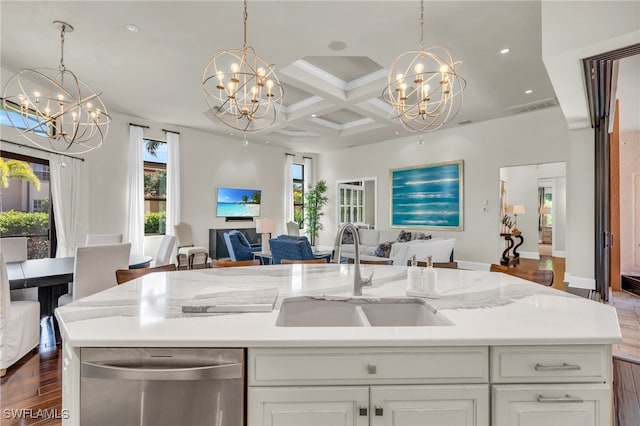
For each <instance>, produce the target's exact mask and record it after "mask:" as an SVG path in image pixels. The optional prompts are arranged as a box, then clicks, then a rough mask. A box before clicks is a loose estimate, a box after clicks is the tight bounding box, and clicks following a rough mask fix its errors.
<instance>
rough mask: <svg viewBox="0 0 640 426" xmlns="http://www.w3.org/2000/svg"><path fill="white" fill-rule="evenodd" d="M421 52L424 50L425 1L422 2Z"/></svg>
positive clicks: (421, 0)
mask: <svg viewBox="0 0 640 426" xmlns="http://www.w3.org/2000/svg"><path fill="white" fill-rule="evenodd" d="M420 50H424V0H420Z"/></svg>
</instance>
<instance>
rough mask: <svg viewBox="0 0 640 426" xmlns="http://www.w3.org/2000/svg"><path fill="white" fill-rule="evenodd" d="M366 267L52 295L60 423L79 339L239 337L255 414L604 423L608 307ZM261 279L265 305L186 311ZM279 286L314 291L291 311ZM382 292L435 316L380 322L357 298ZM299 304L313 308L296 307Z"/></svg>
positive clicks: (74, 375) (231, 342)
mask: <svg viewBox="0 0 640 426" xmlns="http://www.w3.org/2000/svg"><path fill="white" fill-rule="evenodd" d="M362 272H363V276H369V274H371V273H372V272H373V274H374V275H373V285H372V286H371V287H364V289H363V296H362V297H361V298H352V297H350V295H351V294H352V292H353V275H354V266H353V265H334V264H330V265H281V266H280V265H277V266H261V267H247V268H221V269H208V270H207V269H205V270H197V271H181V272H170V273H158V274H151V275H147V276H145V277H143V278H140V279H137V280H134V281H131V282H129V283H126V284H123V285H121V286H118V287H116V288H112V289H109V290H106V291H104V292H101V293H98V294H95V295H93V296H90V297H87V298H85V299H82V300H79V301H76V302H74V303H72V304H69V305H66V306H64V307H62V308H60V309H58V310H57V311H56V316H57V318H58V320H59V322H60V328H61V333H62V336H63V343H64V345H63V346H64V348H63V353H64V370H63V406H64V408H65V409H67V410H69V414H70V415H69V418H68V419H66V420H65V424H78V422H79V421H78V413H79V410H80V372H81V368H80V361H81V352H82V348H123V347H135V348H141V347H142V348H164V347H168V348H246V354H247V355H246V357H247V368H246V383H247V386H248V391H247V423H248V424H249V425H262V424H270V425H278V424H300V425H304V424H306V423H313V424H331V425H342V424H345V425H346V424H350V425H354V424H355V425H369V424H372V425H378V424H397V425H410V424H417V423H418V422H422V423H421V424H425V419H428V420H427V421H430V422H432V424H439V425H440V424H451V425H457V424H460V425H488V424H494V425H502V424H505V425H507V424H508V425H514V424H545V422H546V424H569V423H571V424H581V425H589V424H592V425H604V424H609V413H610V409H611V402H610V392H611V374H610V370H611V344H612V343H616V342H619V341H620V340H621V335H620V330H619V326H618V321H617V317H616V313H615V310H614V309H613V308H612V307H610V306H607V305H603V304H600V303H596V302H593V301H590V300H586V299H582V298H579V297H576V296H573V295H571V294H568V293H564V292H560V291H557V290H554V289H551V288H548V287H544V286H540V285H538V284H534V283H531V282H528V281H524V280H521V279H519V278H516V277H512V276H508V275H504V274H500V273H491V272H484V271H463V270H448V269H440V270H438V286H439V297H438V298H435V299H416V298H411V300H405V299H406V296H405V290H406V287H407V268H406V267H401V266H377V265H363V266H362ZM259 289H262V290H263V291H262V292H263V293H264V290H267V291H271V290H272V289H277V294H278V295H277V301H276V302H275V309H274V310H273V311H268V312H250V313H214V312H212V313H185V312H183V306H185V305H189V304H190V303H193V302H192V301H193V299H194V298H198V297H202V296H203V295H212V294H214V293H217V292H227V291H240V290H259ZM325 296H330V297H325ZM292 298H293V299H292ZM287 299H288V300H287ZM324 299H329V300H324ZM335 299H337V301H336V300H335ZM398 299H403V300H398ZM332 300H333V301H335V302H337V303H338V304H340V303H344V304H351V305H357V306H358V307H359V308H358V309H359V310H357V313H359V314H357V315H356V314H354V315H356V317H358V318H356V319H354V320H353V321H354V322H353V323H349V324H346V323H345V324H340V323H338V324H332V325H333V326H327V324H325V323H323V321H322V320H323V318H326V317H335V318H336V321H338V319H340V318H342V317H341V314H339V313H338V310H339V309H341V308H336V310H335V311H333V309H334V306H333V305H331V304H330V303H326V304H324V302H331V301H332ZM283 301H285V304H287V303H288V304H290V305H291V306H295V305H296V303H311V305H309V306H310V308H309V309H306V307H305V309H303V310H302V313H301V312H296V313H295V314H294V309H292V310H291V315H290V317H286V316H282V315H281V312H280V308H281V307H282V305H283ZM314 302H322V303H321V304H322V309H327V310H326V311H323V313H324V314H325V315H319V316H314V314H313V312H314V309H313V307H312V306H316V305H313V303H314ZM376 302H380V303H382V304H387V305H394V307H393V309H395V308H397V306H399V304H394V303H392V302H413V303H411V306H412V307H414V308H415V307H416V306H417V307H418V308H423V307H425V306H426V307H427V308H429V309H428V310H429V312H430V313H431V314H433V315H434V316H437V319H438V321H433V322H431V323H429V321H427V322H425V324H428V323H429V324H434V325H420V326H416V325H406V324H405V325H398V324H396V325H388V324H390V323H389V321H390V318H389V316H387V317H382V320H381V321H382V326H380V325H379V324H376V320H377V317H376V316H375V315H372V314H371V313H368V312H369V311H367V309H368V306H369V304H374V305H375V304H376ZM361 303H363V304H361ZM422 303H426V305H422ZM317 306H320V305H317ZM340 306H343V305H340ZM360 308H361V309H360ZM305 310H306V311H307V312H308V313H309V315H308V316H307V318H309V322H307V323H296V322H295V321H292V320H291V319H292V318H296V315H297V318H299V317H300V315H302V317H303V318H305V317H304V311H305ZM334 312H335V315H333V313H334ZM354 312H356V311H354ZM398 312H405V310H401V311H398ZM327 313H328V314H327ZM363 313H364V314H366V315H364V314H363ZM345 318H350V317H349V316H345ZM415 318H419V319H424V318H423V316H421V315H416V317H415ZM368 320H370V321H368ZM288 321H289V322H288ZM314 321H315V323H314ZM385 321H387V323H385ZM338 322H339V321H338ZM392 322H393V321H391V323H392ZM421 324H422V323H421ZM292 325H293V326H292ZM314 325H317V326H314ZM558 422H560V423H558ZM222 424H224V422H223V423H222ZM427 424H428V423H427Z"/></svg>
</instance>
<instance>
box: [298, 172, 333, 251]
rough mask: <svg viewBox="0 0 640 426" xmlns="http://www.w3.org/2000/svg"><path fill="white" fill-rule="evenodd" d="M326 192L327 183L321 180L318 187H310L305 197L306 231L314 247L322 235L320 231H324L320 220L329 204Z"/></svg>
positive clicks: (317, 184)
mask: <svg viewBox="0 0 640 426" xmlns="http://www.w3.org/2000/svg"><path fill="white" fill-rule="evenodd" d="M326 192H327V182H326V181H324V180H321V181H319V182H318V183H316V186H311V185H309V188H308V190H307V193H306V195H305V197H304V214H305V223H306V226H305V230H306V233H307V234H308V235H309V241H310V242H311V245H312V246H313V245H315V243H316V237H317V236H318V235H319V234H320V231H322V230H323V229H324V226H323V225H322V223H321V222H320V219H321V218H322V216H324V212H323V211H322V208H323V207H324V206H325V205H326V204H327V203H328V202H329V199H328V198H327V196H326V195H325V193H326Z"/></svg>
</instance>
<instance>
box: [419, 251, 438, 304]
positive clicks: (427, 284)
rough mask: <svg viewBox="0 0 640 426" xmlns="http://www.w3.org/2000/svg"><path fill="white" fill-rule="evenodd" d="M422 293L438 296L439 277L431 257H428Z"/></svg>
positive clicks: (423, 274)
mask: <svg viewBox="0 0 640 426" xmlns="http://www.w3.org/2000/svg"><path fill="white" fill-rule="evenodd" d="M422 291H423V292H424V293H426V294H430V295H437V294H438V275H437V271H436V270H435V269H434V268H433V258H432V257H431V256H427V267H426V268H425V269H424V272H423V273H422Z"/></svg>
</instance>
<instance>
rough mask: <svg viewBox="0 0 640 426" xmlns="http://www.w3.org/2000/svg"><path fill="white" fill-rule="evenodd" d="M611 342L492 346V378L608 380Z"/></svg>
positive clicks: (496, 380) (512, 380)
mask: <svg viewBox="0 0 640 426" xmlns="http://www.w3.org/2000/svg"><path fill="white" fill-rule="evenodd" d="M610 369H611V346H610V345H575V346H498V347H492V348H491V382H493V383H527V382H528V383H552V382H558V383H562V382H609V380H610Z"/></svg>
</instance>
